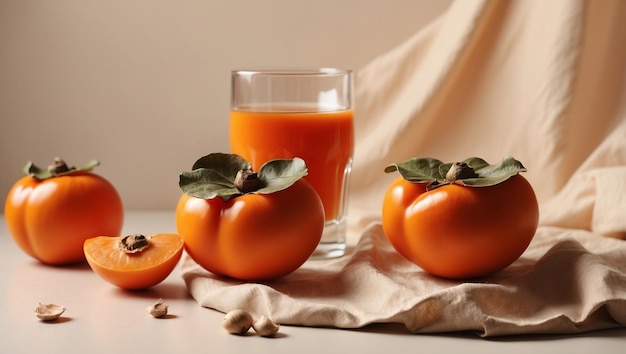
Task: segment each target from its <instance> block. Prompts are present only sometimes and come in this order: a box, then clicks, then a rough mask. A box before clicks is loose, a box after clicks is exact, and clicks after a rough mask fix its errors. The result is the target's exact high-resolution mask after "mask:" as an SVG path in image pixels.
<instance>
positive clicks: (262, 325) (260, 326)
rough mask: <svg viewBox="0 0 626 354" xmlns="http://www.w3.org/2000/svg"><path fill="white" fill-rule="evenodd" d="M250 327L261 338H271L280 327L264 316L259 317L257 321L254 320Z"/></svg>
mask: <svg viewBox="0 0 626 354" xmlns="http://www.w3.org/2000/svg"><path fill="white" fill-rule="evenodd" d="M252 327H253V328H254V330H255V331H256V333H258V334H259V335H260V336H261V337H273V336H275V335H276V333H278V329H279V328H280V325H279V324H278V323H275V322H274V321H272V320H270V319H269V318H267V317H266V316H261V317H259V319H258V320H256V322H254V324H253V325H252Z"/></svg>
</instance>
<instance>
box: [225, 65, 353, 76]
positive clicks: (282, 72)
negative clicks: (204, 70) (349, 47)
mask: <svg viewBox="0 0 626 354" xmlns="http://www.w3.org/2000/svg"><path fill="white" fill-rule="evenodd" d="M231 74H232V75H233V76H235V75H238V76H270V75H272V76H341V75H348V76H349V75H351V74H352V70H350V69H342V68H331V67H323V68H282V67H277V68H272V67H268V68H241V69H234V70H232V71H231Z"/></svg>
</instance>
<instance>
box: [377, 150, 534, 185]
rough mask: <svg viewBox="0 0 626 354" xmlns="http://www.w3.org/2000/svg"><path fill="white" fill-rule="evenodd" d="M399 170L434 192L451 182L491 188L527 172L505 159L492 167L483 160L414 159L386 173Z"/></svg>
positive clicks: (524, 168)
mask: <svg viewBox="0 0 626 354" xmlns="http://www.w3.org/2000/svg"><path fill="white" fill-rule="evenodd" d="M395 171H398V172H399V173H400V175H402V177H403V178H404V179H405V180H407V181H409V182H414V183H428V186H427V189H429V190H431V189H434V188H437V187H441V186H444V185H447V184H451V183H457V184H461V185H464V186H469V187H488V186H493V185H496V184H499V183H502V182H504V181H506V180H507V179H509V178H511V177H513V176H515V175H517V174H518V173H520V172H526V167H524V165H522V163H521V162H519V161H517V160H515V159H514V158H512V157H510V156H505V157H504V158H503V159H502V161H501V162H500V163H499V164H494V165H491V164H489V163H488V162H487V161H485V160H483V159H481V158H479V157H470V158H468V159H465V160H463V161H462V162H454V163H444V162H441V161H440V160H437V159H434V158H412V159H409V160H406V161H403V162H400V163H394V164H391V165H388V166H387V167H386V168H385V172H387V173H390V172H395Z"/></svg>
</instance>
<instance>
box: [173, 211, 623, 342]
mask: <svg viewBox="0 0 626 354" xmlns="http://www.w3.org/2000/svg"><path fill="white" fill-rule="evenodd" d="M625 259H626V242H623V241H621V240H616V239H609V238H598V236H597V235H595V234H592V233H590V232H587V231H582V230H568V229H561V228H552V227H542V228H540V230H539V232H538V233H537V235H536V237H535V239H534V240H533V242H532V243H531V245H530V247H529V248H528V250H527V251H526V252H525V253H524V254H523V255H522V257H521V258H520V259H518V260H517V261H516V262H515V263H513V264H512V265H511V266H510V267H508V268H506V269H505V270H503V271H501V272H498V273H496V274H493V275H492V276H490V277H486V278H481V279H474V280H471V281H454V280H447V279H443V278H438V277H435V276H431V275H429V274H427V273H425V272H423V271H422V270H421V269H420V268H419V267H418V266H416V265H414V264H413V263H410V262H408V261H407V260H405V259H404V258H403V257H402V256H400V255H399V254H398V253H397V252H396V251H395V250H394V249H393V248H392V246H391V245H390V244H389V243H388V242H387V239H386V238H385V236H384V234H383V232H382V228H381V226H380V224H378V223H375V224H372V225H371V226H370V227H369V228H367V230H366V231H365V233H364V234H363V237H362V238H361V239H360V241H359V242H358V244H357V246H356V248H355V250H354V251H353V252H352V253H351V254H350V255H349V256H345V257H343V258H339V259H335V260H326V261H316V260H310V261H308V262H307V263H305V264H304V266H302V267H301V268H300V269H298V270H296V271H295V272H293V273H291V274H289V275H287V276H285V277H283V278H281V279H278V280H276V281H273V282H266V283H253V282H241V281H237V280H233V279H229V278H223V277H220V276H216V275H214V274H212V273H210V272H208V271H206V270H204V269H203V268H201V267H200V266H198V265H197V264H196V263H195V262H193V260H192V259H191V258H189V257H188V256H185V258H184V260H183V263H182V269H181V270H182V274H183V278H184V279H185V282H186V284H187V286H188V288H189V291H190V293H191V295H192V296H193V297H194V299H196V300H197V302H198V303H199V304H200V305H201V306H204V307H208V308H212V309H215V310H218V311H222V312H228V311H230V310H233V309H236V308H242V309H246V310H248V311H250V312H251V313H252V314H253V315H255V316H259V315H266V316H268V317H270V318H272V319H274V320H275V321H277V322H278V323H281V324H283V325H299V326H324V327H336V328H360V327H363V326H366V325H368V324H372V323H402V324H404V325H405V326H406V328H407V330H408V331H411V332H416V333H435V332H438V333H440V332H455V331H475V332H476V333H477V334H479V335H480V336H484V337H490V336H501V335H512V334H528V333H533V334H536V333H560V334H563V333H579V332H585V331H591V330H598V329H604V328H613V327H620V326H626V262H624V260H625Z"/></svg>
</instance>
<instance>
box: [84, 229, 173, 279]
mask: <svg viewBox="0 0 626 354" xmlns="http://www.w3.org/2000/svg"><path fill="white" fill-rule="evenodd" d="M137 236H138V235H130V236H121V237H112V236H97V237H93V238H90V239H87V240H86V241H85V243H84V246H83V250H84V252H85V258H86V259H87V262H88V263H89V266H90V267H91V269H93V271H94V272H95V273H96V274H98V275H99V276H100V277H101V278H102V279H104V280H106V281H107V282H109V283H111V284H113V285H115V286H118V287H120V288H123V289H131V290H136V289H145V288H149V287H151V286H154V285H157V284H158V283H160V282H162V281H163V280H165V278H167V276H168V275H169V274H170V273H171V272H172V271H173V270H174V268H175V267H176V264H178V261H179V260H180V257H181V255H182V252H183V239H182V238H181V237H180V236H179V235H177V234H156V235H152V236H148V237H145V236H140V235H139V237H137ZM129 240H132V242H135V240H141V245H140V246H141V247H133V246H129V244H128V243H129V242H131V241H129ZM145 243H147V244H145Z"/></svg>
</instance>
